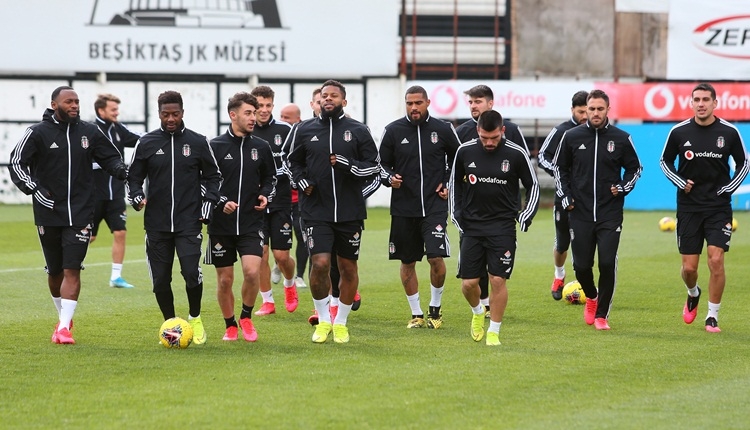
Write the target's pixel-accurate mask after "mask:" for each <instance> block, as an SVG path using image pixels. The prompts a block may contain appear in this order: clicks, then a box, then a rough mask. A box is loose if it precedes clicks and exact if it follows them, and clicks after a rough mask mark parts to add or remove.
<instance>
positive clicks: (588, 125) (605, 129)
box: [586, 118, 609, 131]
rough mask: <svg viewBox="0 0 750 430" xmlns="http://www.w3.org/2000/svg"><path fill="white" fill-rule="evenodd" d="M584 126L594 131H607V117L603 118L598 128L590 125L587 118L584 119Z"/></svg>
mask: <svg viewBox="0 0 750 430" xmlns="http://www.w3.org/2000/svg"><path fill="white" fill-rule="evenodd" d="M586 127H588V129H589V130H591V131H596V130H601V131H607V129H608V128H609V118H607V119H606V120H604V125H602V126H601V127H599V128H596V127H592V126H591V123H590V122H589V120H586Z"/></svg>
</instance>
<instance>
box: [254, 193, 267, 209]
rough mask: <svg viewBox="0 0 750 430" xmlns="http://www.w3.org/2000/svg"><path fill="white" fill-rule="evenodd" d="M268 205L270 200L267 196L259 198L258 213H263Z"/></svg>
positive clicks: (256, 207)
mask: <svg viewBox="0 0 750 430" xmlns="http://www.w3.org/2000/svg"><path fill="white" fill-rule="evenodd" d="M267 205H268V198H267V197H266V196H258V205H256V206H255V210H256V211H262V210H264V209H265V208H266V206H267Z"/></svg>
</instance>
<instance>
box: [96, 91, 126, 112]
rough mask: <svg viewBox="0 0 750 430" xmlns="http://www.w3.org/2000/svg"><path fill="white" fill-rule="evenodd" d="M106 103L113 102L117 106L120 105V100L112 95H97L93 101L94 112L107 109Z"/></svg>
mask: <svg viewBox="0 0 750 430" xmlns="http://www.w3.org/2000/svg"><path fill="white" fill-rule="evenodd" d="M107 102H115V103H117V104H118V105H119V104H120V103H121V101H120V98H119V97H117V96H116V95H114V94H99V95H98V96H97V97H96V101H94V111H95V112H97V113H98V112H99V109H104V108H105V107H107Z"/></svg>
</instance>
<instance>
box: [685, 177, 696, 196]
mask: <svg viewBox="0 0 750 430" xmlns="http://www.w3.org/2000/svg"><path fill="white" fill-rule="evenodd" d="M693 184H695V182H693V180H692V179H688V180H687V183H686V184H685V194H687V193H689V192H690V190H692V189H693Z"/></svg>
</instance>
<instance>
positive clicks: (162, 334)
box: [159, 317, 193, 349]
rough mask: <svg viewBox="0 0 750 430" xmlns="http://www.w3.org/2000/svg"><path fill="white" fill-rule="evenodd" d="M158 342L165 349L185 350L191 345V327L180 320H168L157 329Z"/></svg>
mask: <svg viewBox="0 0 750 430" xmlns="http://www.w3.org/2000/svg"><path fill="white" fill-rule="evenodd" d="M159 341H160V342H161V344H162V345H164V346H165V347H167V348H179V349H184V348H187V347H188V346H190V344H191V343H193V326H191V325H190V323H189V322H187V321H185V320H184V319H182V318H178V317H175V318H170V319H168V320H166V321H164V324H162V325H161V328H159Z"/></svg>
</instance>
